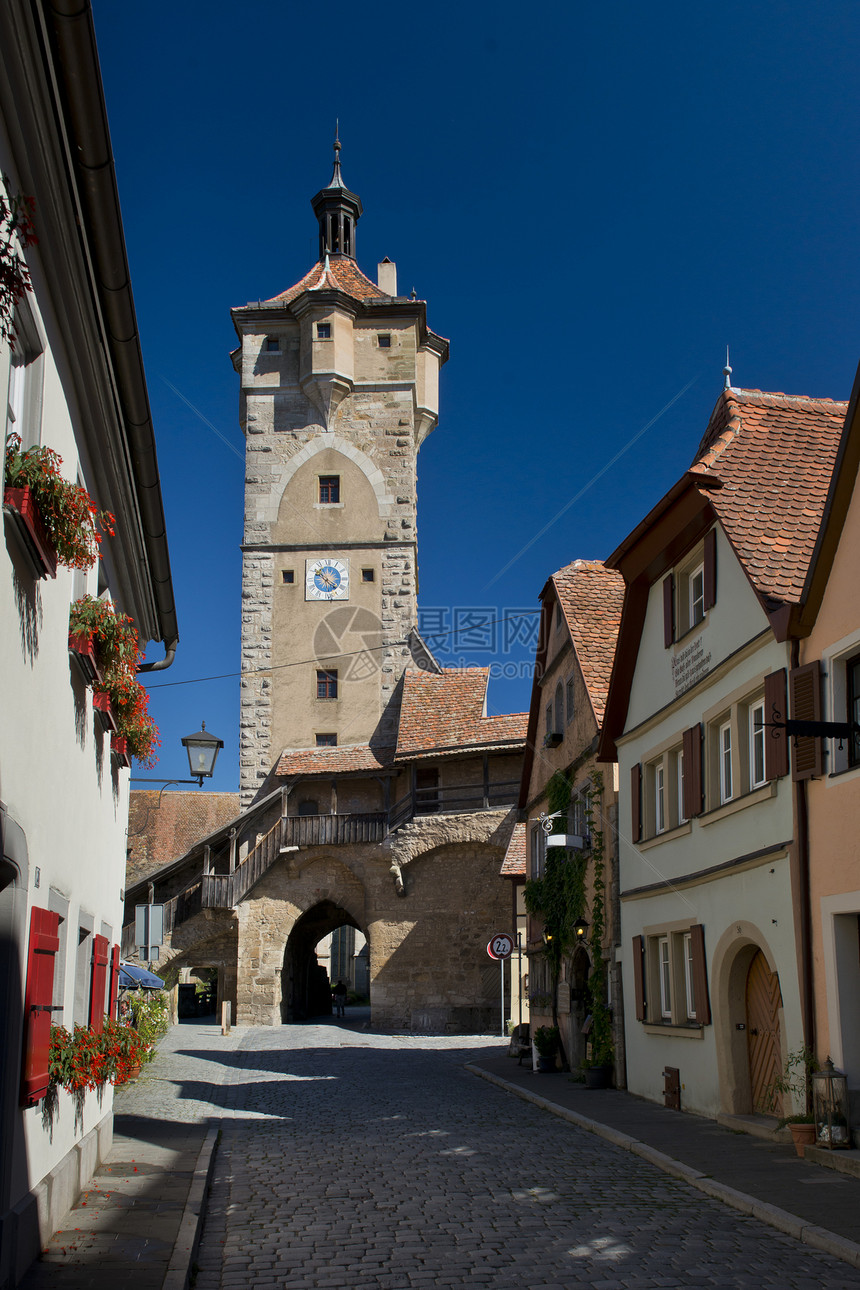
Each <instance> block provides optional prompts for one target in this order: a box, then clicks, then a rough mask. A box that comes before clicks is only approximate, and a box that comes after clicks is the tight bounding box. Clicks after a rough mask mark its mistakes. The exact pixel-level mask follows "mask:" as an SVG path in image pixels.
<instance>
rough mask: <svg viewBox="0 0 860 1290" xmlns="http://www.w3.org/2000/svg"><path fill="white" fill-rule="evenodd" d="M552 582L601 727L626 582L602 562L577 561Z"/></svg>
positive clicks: (560, 572) (553, 576) (554, 577)
mask: <svg viewBox="0 0 860 1290" xmlns="http://www.w3.org/2000/svg"><path fill="white" fill-rule="evenodd" d="M551 581H552V583H553V586H554V587H555V590H556V594H557V595H558V599H559V604H560V605H561V607H562V610H563V612H564V616H565V620H566V622H567V626H568V629H569V631H570V635H571V639H572V640H573V645H574V648H575V650H576V656H577V658H578V660H579V666H580V667H581V669H582V675H583V678H584V680H585V685H586V688H587V690H588V694H589V697H590V699H591V705H592V707H593V708H594V715H595V717H596V718H597V723H598V725H600V723H601V722H602V721H603V712H604V709H605V708H606V698H607V695H608V693H609V678H610V676H611V674H612V662H613V659H614V658H615V642H616V640H617V638H618V628H619V627H620V625H621V609H622V606H623V604H624V579H623V577H622V576H621V574H620V573H618V572H617V570H615V569H607V567H606V565H605V564H603V563H601V561H599V560H574V562H573V564H568V565H566V566H565V568H563V569H559V571H558V573H554V574H553V575H552V579H551Z"/></svg>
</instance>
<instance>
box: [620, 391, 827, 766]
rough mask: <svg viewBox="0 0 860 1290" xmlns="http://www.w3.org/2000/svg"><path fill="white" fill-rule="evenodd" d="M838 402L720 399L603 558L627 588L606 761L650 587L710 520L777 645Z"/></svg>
mask: <svg viewBox="0 0 860 1290" xmlns="http://www.w3.org/2000/svg"><path fill="white" fill-rule="evenodd" d="M846 408H847V404H846V403H844V402H837V401H835V400H832V399H813V398H806V397H802V396H795V395H789V394H781V393H772V394H769V393H764V392H762V391H761V390H741V389H735V388H729V389H725V390H723V391H722V393H721V394H720V397H719V398H718V399H717V402H716V405H715V407H714V410H713V412H712V413H711V417H710V420H709V422H708V426H707V429H706V430H705V434H704V437H703V438H702V441H701V443H700V444H699V447H698V449H697V451H696V455H695V458H694V460H693V464H692V465H691V467H690V469H689V470H688V471H687V472H686V473H685V474H684V476H682V478H681V479H680V480H679V481H678V483H677V484H675V485H674V487H673V488H671V489H670V490H669V492H668V493H666V494H665V496H664V497H663V498H662V499H661V500H660V501H659V502H658V503H657V505H656V506H655V507H654V508H653V509H652V510H651V511H650V512H649V514H648V515H647V516H646V518H645V519H644V520H643V521H642V522H641V523H640V524H638V525H637V527H636V528H635V529H634V530H633V532H632V533H631V534H630V535H629V536H628V537H627V538H625V540H624V541H623V542H622V543H621V545H620V546H619V547H618V548H617V549H616V550H615V551H614V552H613V553H612V555H611V556H610V557H609V559H608V560H607V564H609V565H611V566H612V567H613V568H617V569H620V570H621V571H622V572H623V574H624V579H625V583H626V584H627V590H626V593H625V601H624V611H623V615H622V624H621V630H620V633H619V643H618V649H617V651H616V659H615V664H614V668H613V674H612V681H611V684H610V692H609V698H608V701H607V709H606V714H605V721H604V729H603V732H602V735H601V744H600V757H601V758H602V759H603V760H613V759H614V757H615V744H614V740H615V737H616V736H617V735H618V734H620V732H621V731H622V730H623V729H624V723H625V721H626V714H627V704H628V702H629V697H630V687H631V685H632V680H633V670H634V668H635V663H636V656H637V654H638V651H639V642H640V639H641V634H642V626H643V623H644V620H645V612H646V607H647V601H648V590H649V587H650V586H651V585H652V584H653V583H654V582H656V581H657V579H658V578H659V577H661V576H662V575H663V574H664V573H665V572H666V571H667V570H668V569H671V568H672V566H673V564H675V563H676V562H677V560H678V559H680V558H681V556H682V555H683V554H684V552H685V550H689V549H690V547H691V546H692V545H694V544H695V542H696V541H697V540H699V539H700V538H701V537H702V535H703V534H704V533H705V531H706V530H707V529H708V528H709V527H710V526H711V525H712V524H713V523H714V520H715V519H716V520H717V521H718V522H719V524H720V526H721V528H722V529H723V531H724V533H725V535H726V537H727V539H728V541H729V542H730V544H731V546H732V548H733V550H734V552H735V554H736V556H737V558H738V561H739V563H740V565H741V568H742V569H743V570H744V572H745V573H746V575H747V577H748V579H749V581H750V584H751V586H752V587H753V589H754V591H755V592H756V594H757V595H758V597H759V600H760V602H761V605H762V607H763V609H764V611H765V613H766V614H768V616H769V618H770V622H771V627H772V629H773V631H774V635H775V636H776V638H777V639H778V640H784V639H785V636H786V633H787V631H788V624H789V619H790V616H791V614H792V613H794V611H795V609H796V607H797V606H798V605H799V603H800V600H801V597H802V594H803V586H804V580H805V579H806V576H807V572H808V570H809V565H810V561H811V559H812V553H813V549H814V547H815V542H816V538H817V535H818V529H819V525H820V523H821V518H822V514H823V512H824V504H825V499H826V497H827V492H828V488H829V485H830V480H831V475H832V472H833V466H834V462H835V459H836V453H837V449H838V447H839V441H840V433H841V431H842V425H843V421H844V418H845V412H846Z"/></svg>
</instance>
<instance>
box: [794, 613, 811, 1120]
mask: <svg viewBox="0 0 860 1290" xmlns="http://www.w3.org/2000/svg"><path fill="white" fill-rule="evenodd" d="M799 662H800V642H799V640H798V639H797V637H795V638H794V639H793V640H792V642H791V666H792V668H795V667H797V666H798V664H799ZM794 793H795V798H794V801H795V812H796V818H797V877H798V889H799V895H800V1003H801V1019H802V1023H803V1042H804V1044H805V1046H806V1047H807V1048H809V1049H810V1050H811V1051H812V1052H814V1051H815V989H814V985H813V975H812V895H811V890H810V870H809V805H808V802H807V796H806V780H804V779H800V780H795V781H794ZM806 1096H807V1102H808V1101H809V1100H810V1098H811V1096H812V1090H811V1089H810V1088H807V1094H806Z"/></svg>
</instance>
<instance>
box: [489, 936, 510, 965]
mask: <svg viewBox="0 0 860 1290" xmlns="http://www.w3.org/2000/svg"><path fill="white" fill-rule="evenodd" d="M513 948H514V938H513V937H512V936H508V933H507V932H497V933H496V935H495V936H494V937H493V939H492V940H491V941H490V943H489V945H488V946H487V953H488V954H489V956H490V958H491V959H509V958H510V957H511V954H512V952H513Z"/></svg>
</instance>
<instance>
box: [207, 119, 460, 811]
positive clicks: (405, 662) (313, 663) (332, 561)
mask: <svg viewBox="0 0 860 1290" xmlns="http://www.w3.org/2000/svg"><path fill="white" fill-rule="evenodd" d="M340 148H341V145H340V142H339V140H337V139H336V140H335V145H334V149H335V157H334V169H333V173H332V177H331V180H330V182H329V184H328V186H327V187H325V188H322V189H321V190H320V191H319V192H318V193H317V194H316V196H315V197H314V198H313V199H312V206H313V210H314V214H315V215H316V217H317V221H318V224H319V260H318V262H317V263H316V264H315V265H314V266H313V267H312V268H311V269H310V270H309V272H307V273H306V274H305V275H304V277H303V278H301V279H300V280H299V281H298V282H297V283H296V284H295V285H294V286H292V287H290V288H288V290H286V291H283V292H281V294H280V295H277V296H274V297H272V298H271V299H270V300H265V301H257V302H252V303H250V304H247V305H245V306H243V307H241V308H238V309H234V310H233V311H232V317H233V323H234V326H235V327H236V331H237V333H238V337H239V347H238V349H236V350H235V351H234V353H233V355H232V358H233V363H234V366H235V369H236V371H237V372H238V373H239V375H240V378H241V393H240V420H241V425H242V429H243V432H244V434H245V438H246V453H245V531H244V543H243V548H242V550H243V573H242V690H241V792H242V803H243V805H247V804H249V803H250V802H252V801H253V800H254V799H255V798H256V797H258V796H259V795H260V793H261V792H263V791H265V790H266V789H267V787H268V786H269V784H270V783H271V779H270V777H271V775H272V771H273V767H274V766H275V764H276V763H277V761H278V758H279V757H280V755H281V753H282V752H283V751H284V750H285V749H301V748H314V747H319V746H327V745H331V744H333V743H336V744H338V745H339V746H343V745H351V744H358V743H367V742H370V743H372V744H375V745H378V746H380V747H385V746H390V745H392V744H393V743H394V740H395V736H396V727H397V715H398V714H397V694H398V683H399V681H400V678H401V676H402V674H403V671H404V669H405V668H406V667H407V666H410V665H411V664H412V662H413V661H414V660H413V651H412V648H411V647H410V644H409V643H408V642H409V640H410V635H411V633H412V632H413V629H414V627H415V623H416V618H417V600H416V598H417V547H416V544H417V497H416V462H417V455H418V449H419V448H420V446H421V444H422V442H423V441H424V439H425V438H426V437H427V435H428V434H429V433H430V432H431V430H433V429H434V428H435V426H436V423H437V420H438V389H439V369H440V367H441V366H442V364H443V363H444V362H445V361H446V359H447V357H448V342H447V341H446V340H444V339H443V338H442V337H441V336H437V335H435V334H434V333H433V332H432V331H430V330H429V328H428V327H427V319H426V303H425V301H423V300H417V299H412V298H409V297H404V296H399V295H398V294H397V270H396V267H395V265H394V264H393V263H392V262H391V261H390V260H388V259H385V260H383V261H382V263H381V264H380V265H379V267H378V274H377V281H376V282H373V281H371V279H370V278H368V277H366V276H365V274H364V273H362V271H361V269H359V267H358V264H357V262H356V259H355V244H356V226H357V224H358V221H359V219H360V218H361V215H362V204H361V199H360V198H359V197H358V196H357V195H356V194H355V193H353V192H351V191H350V190H349V189H348V188H347V187H346V185H345V183H344V181H343V177H342V175H341V167H340Z"/></svg>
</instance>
